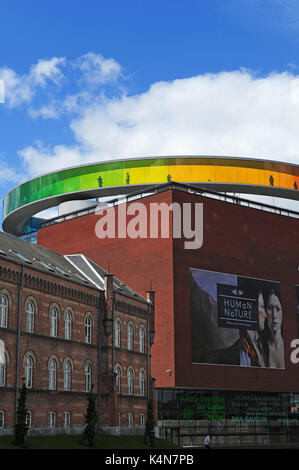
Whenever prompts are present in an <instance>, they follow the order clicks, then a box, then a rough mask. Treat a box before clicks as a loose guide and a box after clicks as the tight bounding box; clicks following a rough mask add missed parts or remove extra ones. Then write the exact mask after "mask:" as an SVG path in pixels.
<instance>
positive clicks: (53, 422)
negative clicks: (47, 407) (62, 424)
mask: <svg viewBox="0 0 299 470" xmlns="http://www.w3.org/2000/svg"><path fill="white" fill-rule="evenodd" d="M49 426H50V428H55V427H56V411H50V413H49Z"/></svg>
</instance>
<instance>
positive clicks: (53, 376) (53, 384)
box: [48, 358, 57, 390]
mask: <svg viewBox="0 0 299 470" xmlns="http://www.w3.org/2000/svg"><path fill="white" fill-rule="evenodd" d="M51 363H53V364H54V365H55V367H54V368H51ZM48 370H49V390H57V361H56V359H54V358H52V359H50V361H49V366H48Z"/></svg>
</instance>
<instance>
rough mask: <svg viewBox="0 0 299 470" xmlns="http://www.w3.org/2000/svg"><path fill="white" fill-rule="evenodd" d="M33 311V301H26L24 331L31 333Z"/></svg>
mask: <svg viewBox="0 0 299 470" xmlns="http://www.w3.org/2000/svg"><path fill="white" fill-rule="evenodd" d="M34 313H35V308H34V304H33V302H27V304H26V331H27V332H28V333H33V331H34Z"/></svg>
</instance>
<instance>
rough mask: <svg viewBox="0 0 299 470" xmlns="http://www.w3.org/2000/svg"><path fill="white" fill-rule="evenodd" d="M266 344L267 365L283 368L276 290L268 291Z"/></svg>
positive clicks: (279, 314) (280, 320)
mask: <svg viewBox="0 0 299 470" xmlns="http://www.w3.org/2000/svg"><path fill="white" fill-rule="evenodd" d="M266 313H267V346H268V362H269V367H273V368H276V369H284V342H283V337H282V306H281V302H280V299H279V297H278V295H277V294H276V292H275V291H274V289H273V290H271V291H270V293H269V296H268V299H267V305H266Z"/></svg>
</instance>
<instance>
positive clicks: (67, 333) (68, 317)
mask: <svg viewBox="0 0 299 470" xmlns="http://www.w3.org/2000/svg"><path fill="white" fill-rule="evenodd" d="M64 339H72V313H71V312H70V311H69V310H68V311H67V312H66V314H65V320H64Z"/></svg>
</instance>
